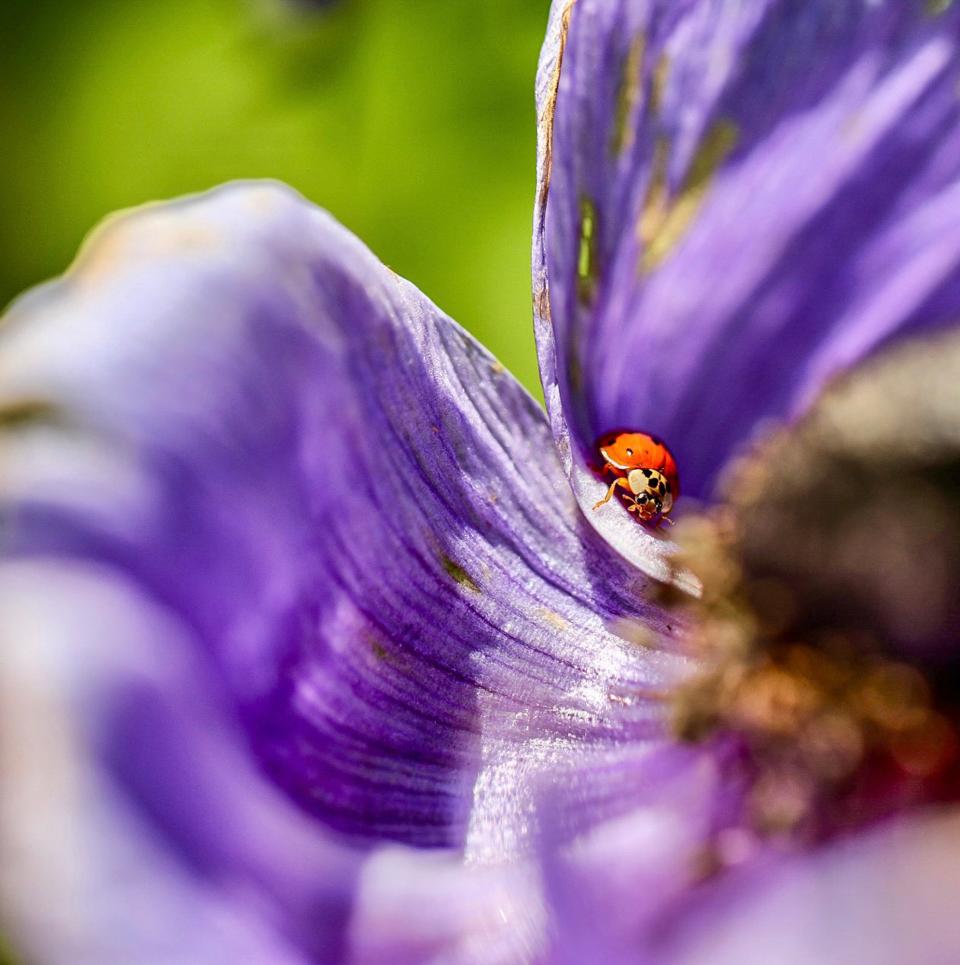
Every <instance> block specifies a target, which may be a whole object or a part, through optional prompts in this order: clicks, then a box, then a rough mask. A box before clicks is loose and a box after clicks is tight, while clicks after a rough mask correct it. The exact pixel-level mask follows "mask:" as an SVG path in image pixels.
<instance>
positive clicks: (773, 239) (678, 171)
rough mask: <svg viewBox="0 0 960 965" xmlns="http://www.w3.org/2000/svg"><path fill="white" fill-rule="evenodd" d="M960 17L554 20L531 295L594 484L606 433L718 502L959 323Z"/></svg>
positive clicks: (840, 3)
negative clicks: (822, 413)
mask: <svg viewBox="0 0 960 965" xmlns="http://www.w3.org/2000/svg"><path fill="white" fill-rule="evenodd" d="M938 11H939V12H938ZM958 18H960V10H958V9H957V8H956V7H950V6H949V5H933V4H924V3H921V2H919V0H916V2H914V0H904V2H893V0H878V2H876V3H864V2H862V0H813V2H808V3H796V2H792V0H750V2H745V3H713V2H707V0H687V2H683V3H674V2H669V3H668V2H653V3H647V4H639V3H627V2H616V0H608V2H593V0H581V2H579V3H569V2H566V3H563V2H556V3H555V4H554V10H553V16H552V21H551V28H550V33H549V34H548V41H547V44H546V46H545V48H544V54H543V57H542V60H541V71H540V78H539V81H538V101H539V109H540V124H539V128H540V169H539V183H540V191H539V196H538V200H539V204H538V210H537V214H536V216H535V232H534V285H535V303H536V306H537V335H538V341H539V349H540V365H541V372H542V374H543V378H544V384H545V392H546V398H547V403H548V409H549V412H550V417H551V421H552V424H553V427H554V433H555V435H556V436H557V438H558V440H559V442H560V444H561V446H567V445H569V444H570V443H569V442H568V434H569V435H570V436H572V440H573V442H572V445H573V451H574V454H575V456H576V457H578V458H579V460H580V461H582V459H583V457H584V455H588V454H589V450H590V447H591V446H592V445H593V443H594V440H595V439H596V438H597V436H598V435H599V434H601V433H603V432H607V431H610V430H611V429H615V428H620V427H630V428H636V429H641V430H644V431H648V432H653V433H657V434H659V435H660V436H662V437H663V438H664V439H665V440H666V441H667V443H668V444H669V445H670V447H671V449H672V450H673V451H674V454H675V455H676V457H677V460H678V463H679V466H680V476H681V482H682V484H683V489H684V491H685V492H686V493H688V494H690V495H693V496H696V497H699V498H706V497H709V496H710V495H711V493H712V490H713V484H714V482H715V480H716V477H717V473H718V472H719V471H720V469H721V468H722V466H723V465H724V463H725V462H726V461H727V460H728V459H729V458H730V456H731V454H732V453H734V452H735V451H736V450H737V448H738V447H740V446H741V445H743V444H744V443H745V442H747V441H748V440H749V439H751V438H752V437H753V436H754V435H755V434H756V433H757V431H758V430H759V429H761V428H762V427H763V425H764V424H765V423H767V422H768V421H769V420H780V419H785V418H787V419H789V418H792V417H794V416H796V415H797V414H798V413H799V412H801V411H802V410H803V409H804V408H805V407H806V406H807V405H808V404H809V402H810V401H811V399H812V398H813V397H814V396H815V395H816V394H817V392H818V391H819V390H820V388H821V387H822V386H823V384H824V382H825V381H826V380H828V379H829V378H830V377H831V376H832V375H833V374H834V373H836V372H837V371H839V370H842V369H844V368H846V367H848V366H850V365H852V364H854V363H856V362H857V361H858V360H859V359H861V358H863V357H864V356H865V355H867V354H869V353H871V352H872V351H874V350H875V349H876V348H877V347H878V346H880V345H883V344H885V343H887V342H889V341H890V340H891V339H892V338H894V337H899V336H902V335H903V334H905V333H909V332H920V331H925V330H929V329H933V328H936V327H938V326H942V325H945V324H952V323H953V321H954V320H955V318H956V316H957V311H958V308H960V214H958V212H960V203H958V202H960V193H958V191H960V189H958V175H960V123H958V121H960V101H958V99H957V96H956V89H957V83H958V78H960V57H958V56H957V42H958V36H960V33H958ZM561 53H562V57H561V56H560V54H561ZM578 458H573V459H572V460H571V464H570V467H569V469H570V471H571V473H575V470H576V464H577V463H578ZM597 485H598V484H596V483H595V482H594V483H592V484H591V485H589V486H587V485H586V484H584V486H583V487H582V488H583V494H582V495H580V499H581V502H582V504H584V505H586V504H587V503H588V502H590V501H592V500H593V499H594V498H595V496H594V492H596V490H597ZM578 495H579V494H578ZM588 515H589V514H588ZM599 516H600V514H594V518H593V519H592V521H593V522H594V523H597V524H604V521H603V520H601V519H598V518H597V517H599Z"/></svg>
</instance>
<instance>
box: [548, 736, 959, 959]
mask: <svg viewBox="0 0 960 965" xmlns="http://www.w3.org/2000/svg"><path fill="white" fill-rule="evenodd" d="M634 764H635V767H634V770H633V774H632V776H631V777H626V776H625V775H624V774H623V772H622V771H621V772H620V773H616V774H608V775H605V774H604V773H603V772H602V771H597V772H596V773H595V774H594V775H593V777H595V779H596V780H597V781H598V782H599V783H600V784H601V785H602V784H606V785H607V787H608V790H610V789H613V788H614V787H615V788H616V789H617V792H618V795H619V796H620V798H621V801H622V799H623V798H624V797H625V798H626V799H627V800H629V801H630V802H631V803H632V805H633V810H632V811H628V812H627V813H623V808H622V806H621V808H619V809H611V814H610V817H609V818H608V820H606V821H603V822H595V823H594V824H593V825H592V826H591V827H589V828H588V829H586V830H584V831H583V833H581V834H580V835H579V836H578V837H577V838H575V839H573V840H566V841H563V842H558V841H557V840H551V839H550V838H549V836H548V837H547V839H546V841H545V847H544V852H543V857H544V865H543V867H544V877H545V890H546V894H547V896H548V900H549V922H550V925H549V930H550V932H551V933H552V934H553V935H554V936H555V942H554V948H553V955H552V958H551V961H555V962H557V963H558V965H559V963H574V962H581V961H584V960H587V959H589V960H603V961H605V962H610V963H621V962H622V963H627V962H637V961H642V962H644V963H649V965H681V963H684V965H686V963H690V965H693V963H698V962H710V963H711V965H713V963H716V965H727V963H730V965H733V963H737V965H739V963H744V962H772V961H775V962H777V963H778V965H779V963H781V962H782V963H784V965H793V963H796V965H805V963H809V962H818V963H819V962H822V963H836V965H841V963H846V962H871V963H874V962H876V963H880V965H898V963H901V962H952V961H955V960H957V957H958V955H960V926H958V925H957V918H956V914H955V911H954V907H953V906H954V900H953V896H954V895H955V893H956V889H957V887H958V885H960V873H958V871H957V868H956V852H957V847H958V846H960V811H958V810H957V809H956V808H944V809H941V810H932V811H927V812H919V813H914V814H913V815H911V816H909V817H902V818H898V819H896V820H892V821H889V822H887V823H884V824H880V825H875V826H874V827H872V828H870V829H866V830H864V831H862V832H860V833H858V834H856V835H853V836H848V837H842V838H837V839H833V840H832V841H831V842H829V843H827V844H823V845H820V846H819V847H816V848H809V847H808V848H795V849H790V848H788V847H778V846H777V844H776V843H772V844H771V843H766V844H765V843H763V842H762V841H761V840H760V839H758V838H756V837H754V836H752V835H751V834H750V833H749V832H746V831H744V830H742V829H737V830H727V831H725V832H722V833H721V835H720V836H719V838H718V837H716V836H713V837H711V834H710V832H711V825H712V822H716V820H717V818H718V816H719V815H720V813H721V812H720V811H719V810H718V802H719V801H720V800H722V798H723V797H724V796H726V797H730V795H731V793H732V789H731V787H730V782H729V777H728V775H727V774H725V773H724V768H723V766H722V765H721V766H720V767H719V768H718V767H717V766H716V764H717V762H716V761H714V762H711V761H710V759H709V756H708V755H705V754H700V755H697V754H692V753H691V754H689V755H687V756H686V758H685V757H684V756H682V755H681V754H680V752H679V751H678V749H677V748H675V747H672V748H666V749H665V750H664V751H662V752H661V753H660V754H658V755H648V756H647V759H646V760H644V759H642V758H641V759H637V760H635V761H634ZM583 778H584V779H585V780H586V779H587V777H586V774H584V775H583ZM590 793H591V796H593V795H595V794H596V793H597V792H596V789H595V788H591V792H590ZM557 796H558V795H556V794H555V797H557ZM564 796H565V797H567V800H565V801H564V802H563V806H562V807H561V806H559V805H558V803H557V801H556V800H554V801H553V802H552V804H553V806H552V808H551V811H552V813H553V815H554V818H555V820H556V823H557V825H558V826H559V825H560V824H561V823H562V822H561V821H560V820H557V818H558V815H560V816H562V814H563V811H564V808H569V807H570V804H571V799H572V800H575V799H576V796H577V795H576V793H574V794H572V795H568V793H567V792H566V791H565V792H564ZM713 830H714V831H715V830H716V826H715V824H714V826H713ZM708 840H713V841H714V844H713V845H712V846H711V848H710V850H708V849H707V847H706V842H707V841H708ZM717 848H719V849H721V854H722V857H723V859H724V861H725V862H726V867H725V868H723V870H722V871H719V872H718V870H717V866H716V865H715V864H713V865H712V864H711V861H712V860H713V859H712V858H711V854H713V853H714V850H715V849H717Z"/></svg>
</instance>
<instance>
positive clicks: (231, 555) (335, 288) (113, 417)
mask: <svg viewBox="0 0 960 965" xmlns="http://www.w3.org/2000/svg"><path fill="white" fill-rule="evenodd" d="M0 384H2V385H3V386H4V388H3V399H2V402H3V405H4V406H5V409H4V410H3V411H4V412H5V413H6V423H7V424H8V425H10V426H16V428H17V431H16V432H13V433H8V434H7V435H8V439H7V442H6V446H7V448H8V450H9V451H8V453H7V454H6V456H5V465H9V466H10V467H11V471H10V472H8V473H6V474H5V476H4V480H3V499H4V502H5V503H6V505H7V512H8V513H9V526H8V527H7V529H8V540H7V541H8V552H11V553H14V554H19V555H37V554H41V555H52V556H54V557H70V558H80V559H85V560H91V561H95V562H96V563H97V564H99V565H103V566H105V567H107V568H112V569H113V570H115V571H117V572H120V573H122V574H124V576H125V578H127V579H130V580H132V581H133V582H134V584H135V585H137V586H138V587H140V588H141V591H142V592H144V593H146V594H147V595H148V596H150V597H151V598H152V599H154V600H156V601H158V603H160V604H161V605H162V606H164V607H166V608H168V609H169V610H171V611H172V612H173V613H175V614H176V615H177V616H178V618H179V619H180V620H181V621H182V622H183V623H184V624H185V626H186V627H188V628H189V630H190V632H191V634H192V636H193V638H194V640H195V641H196V645H197V648H198V653H199V654H200V657H201V658H202V660H203V661H204V666H205V674H206V676H205V678H204V679H205V680H206V681H208V682H209V683H208V684H205V686H209V687H210V692H211V697H212V698H213V697H214V696H216V697H217V698H218V699H222V700H223V701H224V702H225V704H226V705H227V706H229V707H230V708H232V712H233V713H234V714H235V715H236V716H237V719H238V720H239V722H240V724H241V726H242V728H243V731H244V733H245V735H246V738H247V741H248V744H249V753H251V754H252V756H253V758H254V759H255V760H256V762H257V763H258V764H259V765H260V766H261V767H262V768H263V769H264V771H265V772H266V773H267V774H268V775H269V776H270V777H271V779H272V780H273V781H274V782H275V783H276V785H277V786H279V787H280V788H282V789H283V790H284V791H285V792H286V793H287V794H288V795H289V796H290V797H291V798H292V799H293V800H294V801H296V802H297V803H298V804H299V805H300V806H301V807H302V808H303V809H305V810H306V812H307V813H309V814H311V815H313V816H315V817H316V818H318V819H319V820H320V821H321V822H323V823H324V824H326V825H328V826H331V827H333V828H336V829H338V830H340V831H343V832H346V833H348V834H350V835H352V836H355V837H357V838H359V839H366V840H376V839H382V838H392V839H395V840H400V841H404V842H409V843H413V844H417V845H423V846H438V845H454V846H466V847H467V848H468V849H469V850H470V851H471V853H472V854H474V855H484V856H487V857H489V856H494V855H498V854H503V853H508V854H512V853H513V852H514V851H515V850H516V849H517V848H519V847H521V846H522V842H523V840H524V839H525V837H526V836H528V835H529V834H530V832H531V811H532V807H533V802H532V792H531V791H530V786H531V785H532V780H533V777H534V775H536V774H537V773H538V772H540V771H542V770H549V771H550V772H551V773H556V774H558V775H559V774H562V773H563V772H564V770H565V769H568V768H572V767H574V766H575V764H576V762H577V761H578V760H579V759H580V758H581V757H582V756H583V755H585V754H590V753H596V752H603V751H604V750H605V749H609V748H615V747H617V746H619V745H621V744H622V743H624V742H626V741H634V740H641V741H642V740H644V739H650V738H653V737H655V736H657V735H659V734H660V733H661V731H662V722H663V705H662V702H661V700H660V699H659V691H660V689H661V688H662V687H663V686H666V684H667V683H668V682H669V681H670V680H672V679H674V678H675V676H676V674H677V673H678V672H679V671H680V670H681V668H682V662H681V661H680V660H679V659H678V658H676V657H675V656H673V655H672V653H671V652H670V651H671V649H672V644H671V642H670V637H671V636H672V633H673V631H672V628H671V626H670V625H668V624H667V622H666V618H665V617H664V616H663V615H661V614H660V613H659V612H658V611H656V610H655V609H654V608H652V607H650V606H649V605H647V604H645V603H643V602H642V593H643V590H644V586H645V581H644V580H643V579H642V578H640V577H639V576H638V575H637V574H636V573H635V572H634V571H632V570H631V569H630V568H629V567H628V566H626V565H625V564H623V563H622V562H621V561H619V560H618V559H617V558H614V557H612V556H611V554H610V553H609V551H608V550H607V548H606V547H605V546H604V545H603V544H602V543H601V542H600V541H599V540H597V539H596V538H595V537H593V536H592V534H591V533H590V531H589V529H585V528H584V527H583V524H582V520H581V519H580V516H579V513H578V510H577V508H576V506H575V504H574V502H573V500H572V499H571V497H570V493H569V489H568V487H567V485H566V480H565V479H564V478H563V474H562V472H561V471H560V468H559V466H558V464H557V460H556V457H555V455H554V450H553V446H552V440H551V437H550V432H549V428H548V426H547V423H546V420H545V419H544V417H543V415H542V413H541V412H540V410H539V409H538V408H537V407H536V406H535V404H534V403H533V402H532V401H531V400H530V398H529V397H528V396H527V395H526V393H525V392H524V391H523V390H522V389H521V388H520V387H519V386H518V384H517V383H516V382H515V381H514V380H513V379H512V378H510V377H509V376H508V375H507V374H506V373H504V372H503V371H502V368H501V367H500V366H498V365H497V363H496V362H495V361H494V360H493V359H492V358H491V357H490V356H489V355H488V354H487V353H486V352H484V351H483V350H482V349H481V348H480V347H478V346H477V345H476V343H475V342H474V341H473V340H472V339H471V338H470V337H469V336H468V335H466V334H465V333H464V332H463V331H462V330H460V329H459V328H457V327H456V326H455V325H454V324H453V323H452V322H450V320H449V319H447V318H446V317H445V316H443V315H442V314H441V313H440V312H439V311H438V310H437V309H436V308H435V307H434V306H433V305H431V304H430V303H429V302H428V301H427V300H426V299H425V298H423V296H422V295H420V293H419V292H417V291H416V290H415V289H413V288H412V287H411V286H409V285H408V284H406V283H405V282H403V281H402V280H400V279H398V278H397V277H396V276H395V275H393V274H392V273H391V272H389V271H388V270H387V269H385V268H384V267H383V266H381V265H380V264H379V263H378V262H376V260H375V259H374V258H373V257H372V256H371V255H370V253H369V252H368V251H367V250H366V249H365V248H363V247H362V245H360V243H359V242H358V241H357V240H356V239H355V238H353V237H352V236H351V235H350V234H349V233H347V232H346V231H345V230H343V229H342V228H340V227H339V226H338V225H336V224H335V223H334V222H333V221H332V220H331V219H330V218H329V217H328V216H326V215H325V214H323V213H322V212H320V211H318V210H316V209H314V208H312V207H311V206H309V205H308V204H306V203H305V202H303V201H302V200H301V199H299V198H298V197H296V196H295V195H293V194H292V193H291V192H289V191H287V190H285V189H282V188H280V187H276V186H263V185H260V186H253V185H245V186H234V187H231V188H227V189H223V190H220V191H217V192H214V193H213V194H211V195H208V196H205V197H202V198H199V199H194V200H188V201H185V202H179V203H176V204H172V205H167V206H160V207H156V208H153V209H149V210H146V211H144V212H141V213H137V214H134V215H132V216H129V217H126V218H123V219H120V220H119V221H116V222H113V223H111V224H110V225H108V226H107V227H106V229H104V230H103V231H102V232H101V233H100V234H99V235H98V236H97V237H96V239H95V240H94V242H93V243H92V244H91V245H90V246H89V248H88V249H87V250H86V251H85V252H84V254H83V255H82V257H81V258H80V260H79V263H78V265H77V266H76V268H75V269H74V270H73V271H72V272H71V274H70V275H69V276H68V277H67V278H66V279H65V280H64V281H63V282H60V283H58V284H57V285H55V286H53V287H52V288H48V289H46V290H42V291H40V292H39V293H37V294H35V295H33V296H30V297H28V298H27V299H26V300H25V301H23V302H22V303H21V304H20V306H19V307H18V308H17V309H15V311H14V312H13V314H12V317H11V318H10V319H9V320H8V323H7V328H6V332H5V335H4V338H3V341H2V343H0ZM649 552H650V556H649V558H648V559H647V561H646V565H647V568H648V569H651V570H654V571H656V570H657V569H659V570H660V571H662V572H665V570H666V566H665V563H664V562H663V560H662V556H661V550H660V544H658V543H652V544H651V545H650V547H649ZM640 632H642V633H643V634H644V636H645V640H646V642H647V643H648V646H647V647H638V646H637V645H636V643H635V642H630V640H628V639H624V638H632V637H635V636H636V635H637V634H638V633H640ZM131 706H132V709H133V710H134V711H137V710H139V711H140V712H141V713H143V712H145V711H144V709H143V708H142V707H140V708H138V706H137V703H136V702H135V701H134V702H133V704H132V705H131V704H129V703H128V705H127V712H130V709H131ZM143 726H144V727H145V728H146V730H145V731H143V732H142V733H144V734H146V732H147V731H149V729H150V728H154V729H156V728H158V727H161V725H160V724H158V723H157V722H156V721H153V722H151V721H149V720H148V721H147V723H146V724H144V725H143ZM163 726H164V727H165V726H166V725H163ZM124 731H125V734H126V738H125V741H124V742H120V743H119V744H118V745H117V747H116V748H115V751H116V753H115V756H114V763H115V767H116V769H117V771H118V773H119V774H120V776H121V779H122V780H123V782H124V783H125V785H126V786H128V788H133V789H134V792H135V793H136V794H139V795H140V797H141V798H143V799H144V800H143V806H144V807H147V806H148V804H149V803H150V802H154V801H155V800H156V799H157V798H158V796H161V795H162V792H163V790H164V783H165V781H169V782H175V781H176V779H177V778H176V775H177V773H178V772H179V765H178V764H177V762H176V761H175V760H174V761H172V762H171V764H170V766H169V771H170V774H171V776H170V777H169V778H168V779H167V778H164V780H154V781H153V783H152V784H150V783H149V782H146V783H141V784H140V785H137V775H138V764H137V760H136V758H137V755H139V759H140V760H141V762H142V757H143V748H144V747H146V746H147V742H146V737H145V736H144V737H142V738H141V737H139V736H137V735H138V734H140V733H141V731H140V730H138V729H137V728H136V726H135V725H133V724H131V725H129V726H126V727H125V729H124ZM131 761H132V762H133V763H131ZM151 806H152V805H151ZM164 820H165V821H166V823H167V824H168V825H170V827H169V828H168V832H169V833H170V834H171V835H173V836H175V837H177V839H178V840H179V841H180V842H181V843H182V845H183V847H185V848H189V849H192V851H194V852H197V853H199V852H202V850H203V847H206V845H205V844H204V843H203V842H201V843H199V844H198V843H196V842H194V843H193V844H190V841H191V840H192V838H191V835H195V832H194V831H193V830H191V829H187V830H186V831H184V830H182V829H180V830H178V829H177V828H176V827H175V825H176V822H177V821H178V820H180V819H179V818H178V817H177V816H176V815H168V816H167V817H166V818H165V819H164ZM201 857H202V856H201ZM198 860H200V859H198Z"/></svg>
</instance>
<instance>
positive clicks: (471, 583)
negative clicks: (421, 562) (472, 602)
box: [440, 556, 480, 593]
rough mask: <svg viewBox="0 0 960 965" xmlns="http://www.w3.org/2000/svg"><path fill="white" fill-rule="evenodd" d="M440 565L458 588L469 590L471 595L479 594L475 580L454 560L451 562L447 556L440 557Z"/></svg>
mask: <svg viewBox="0 0 960 965" xmlns="http://www.w3.org/2000/svg"><path fill="white" fill-rule="evenodd" d="M440 564H441V566H443V569H444V571H445V572H446V574H447V575H448V576H450V577H452V578H453V579H454V581H455V582H457V583H458V584H459V585H460V586H462V587H464V589H467V590H470V592H471V593H479V592H480V587H479V586H478V585H477V582H476V580H474V578H473V577H472V576H471V575H470V574H469V573H468V572H467V571H466V570H465V569H464V568H463V567H462V566H461V565H460V564H459V563H457V562H456V561H455V560H452V559H451V558H450V557H449V556H442V557H441V558H440Z"/></svg>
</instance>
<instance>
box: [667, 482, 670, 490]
mask: <svg viewBox="0 0 960 965" xmlns="http://www.w3.org/2000/svg"><path fill="white" fill-rule="evenodd" d="M667 492H670V483H667Z"/></svg>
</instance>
